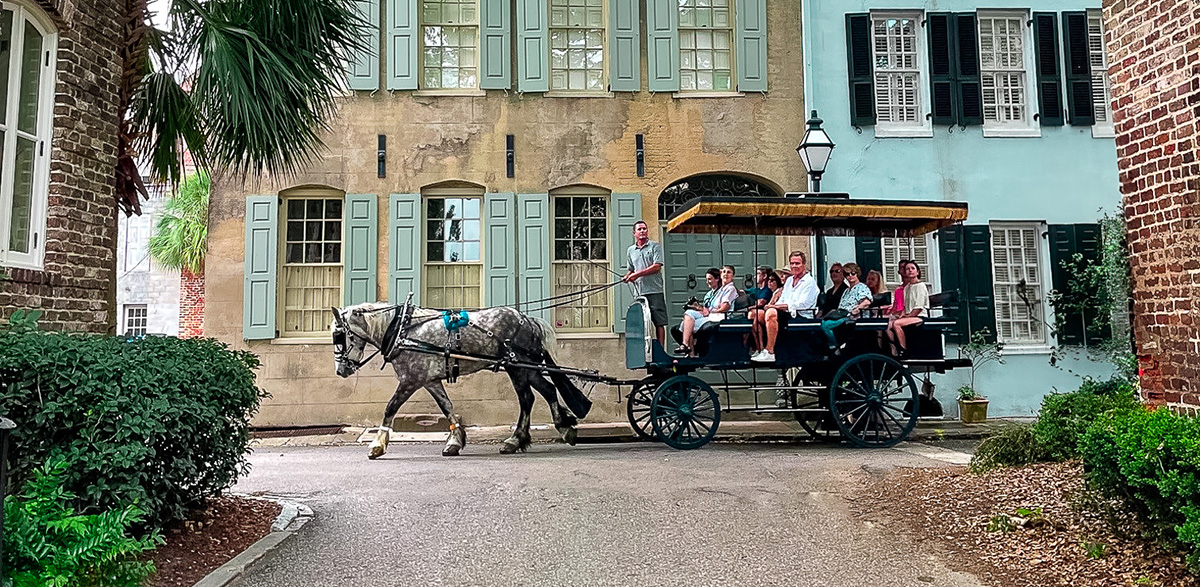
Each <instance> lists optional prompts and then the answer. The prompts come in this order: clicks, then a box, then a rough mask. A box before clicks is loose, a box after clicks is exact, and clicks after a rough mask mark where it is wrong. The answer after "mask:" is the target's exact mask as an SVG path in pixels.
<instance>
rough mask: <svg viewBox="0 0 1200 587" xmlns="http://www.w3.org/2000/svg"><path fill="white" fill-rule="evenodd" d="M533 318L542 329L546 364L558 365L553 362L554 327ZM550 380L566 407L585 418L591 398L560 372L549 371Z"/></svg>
mask: <svg viewBox="0 0 1200 587" xmlns="http://www.w3.org/2000/svg"><path fill="white" fill-rule="evenodd" d="M533 320H535V321H536V322H537V325H538V327H539V328H540V329H541V331H542V349H543V350H544V351H545V352H546V365H547V366H550V367H556V366H558V363H555V362H554V349H555V348H556V347H557V345H558V338H557V337H556V336H555V334H554V328H552V327H551V326H550V323H549V322H546V321H545V320H542V319H541V318H533ZM550 381H551V382H553V383H554V387H555V388H557V389H558V395H559V397H561V398H562V401H563V403H564V404H566V406H567V409H568V410H571V413H572V414H575V417H577V418H586V417H587V415H588V412H589V411H591V409H592V400H590V399H588V397H587V396H586V395H584V393H583V391H582V390H581V389H579V387H578V386H576V385H575V384H574V383H572V382H571V378H570V377H567V376H566V375H563V374H562V373H555V372H551V373H550Z"/></svg>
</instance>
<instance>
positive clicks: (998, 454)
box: [970, 424, 1046, 474]
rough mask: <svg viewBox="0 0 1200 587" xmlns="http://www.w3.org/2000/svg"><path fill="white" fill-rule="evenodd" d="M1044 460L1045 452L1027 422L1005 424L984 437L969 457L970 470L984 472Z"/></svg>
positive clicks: (977, 472)
mask: <svg viewBox="0 0 1200 587" xmlns="http://www.w3.org/2000/svg"><path fill="white" fill-rule="evenodd" d="M1044 460H1046V452H1045V450H1044V449H1043V448H1042V446H1041V444H1039V443H1038V441H1037V438H1036V437H1035V436H1034V434H1033V426H1031V425H1029V424H1012V425H1009V426H1005V427H1003V428H1001V429H1000V430H999V431H997V432H996V433H995V434H993V435H992V436H989V437H987V438H986V439H984V441H983V442H981V443H979V446H978V447H977V448H976V449H975V454H974V455H973V456H972V457H971V464H970V471H971V472H972V473H976V474H979V473H986V472H988V471H991V470H992V469H999V468H1000V467H1019V466H1022V465H1028V464H1030V463H1037V462H1040V461H1044Z"/></svg>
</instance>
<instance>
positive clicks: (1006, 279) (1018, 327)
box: [991, 224, 1046, 344]
mask: <svg viewBox="0 0 1200 587" xmlns="http://www.w3.org/2000/svg"><path fill="white" fill-rule="evenodd" d="M991 232H992V275H993V277H994V290H995V300H996V334H997V336H998V337H999V339H1000V340H1001V341H1004V342H1006V343H1010V344H1011V343H1016V344H1042V343H1045V342H1046V322H1045V306H1044V304H1043V301H1044V292H1043V283H1042V254H1041V250H1040V248H1039V246H1038V245H1039V243H1040V242H1041V238H1040V237H1039V236H1038V235H1039V233H1040V232H1041V227H1039V226H1037V225H1030V224H993V225H992V226H991Z"/></svg>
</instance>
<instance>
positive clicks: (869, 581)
mask: <svg viewBox="0 0 1200 587" xmlns="http://www.w3.org/2000/svg"><path fill="white" fill-rule="evenodd" d="M496 448H497V447H496V446H495V445H470V446H468V447H467V449H466V450H465V451H464V456H461V457H458V458H443V457H441V456H440V455H439V451H440V446H433V445H393V446H392V448H391V451H390V452H389V453H388V454H387V455H385V456H384V457H383V458H381V459H379V460H376V461H368V460H367V459H366V448H365V447H314V448H286V449H278V448H277V449H260V450H259V451H256V452H255V454H254V455H252V457H251V462H252V463H253V465H254V468H253V472H252V473H251V474H250V476H249V477H247V478H245V479H243V480H242V481H241V482H240V483H238V485H237V486H236V487H235V488H234V491H239V492H263V493H267V494H270V495H276V496H283V497H287V498H290V499H293V500H296V501H300V502H302V503H305V504H307V505H309V506H310V507H311V508H312V509H313V510H314V511H315V513H316V517H315V519H314V520H313V521H311V522H309V523H308V525H306V526H305V527H304V528H302V529H301V530H300V532H299V533H298V534H297V535H296V536H294V537H292V538H291V539H289V540H288V541H286V542H284V543H283V544H282V545H281V546H280V547H279V548H278V549H276V550H274V551H272V552H271V553H269V554H268V555H267V556H266V558H264V559H263V560H262V561H260V562H259V563H258V564H257V565H255V566H254V567H252V568H251V569H250V570H249V571H248V572H247V573H246V574H245V575H244V576H243V578H242V579H241V580H240V582H238V583H235V585H238V586H239V587H276V586H297V587H300V586H304V587H308V586H321V587H325V586H340V585H345V586H347V587H350V586H355V587H358V586H363V587H367V586H377V585H378V586H384V585H386V586H389V587H390V586H395V585H406V586H407V585H489V586H490V585H547V586H551V585H552V586H555V587H557V586H565V585H687V586H699V585H704V586H707V585H756V586H757V585H794V586H801V587H824V586H829V587H834V586H836V587H890V586H896V587H901V586H903V587H914V586H918V587H919V586H925V585H929V586H934V587H952V586H953V587H967V586H973V587H975V586H981V585H982V583H980V582H978V581H977V580H976V579H975V578H974V577H972V576H970V575H965V574H962V573H956V572H953V571H950V570H949V569H947V568H946V567H945V565H944V561H943V560H942V559H941V558H940V557H939V556H938V555H936V554H934V553H930V552H922V551H921V550H920V549H919V548H918V547H917V546H916V545H914V544H911V543H908V542H907V541H903V540H897V539H895V538H894V537H892V536H889V535H887V534H886V533H884V532H882V531H881V530H880V529H879V528H878V527H876V526H874V525H872V524H870V523H867V522H863V521H861V520H857V519H856V518H855V517H854V516H853V515H852V514H850V513H849V511H848V510H847V507H848V505H849V501H848V500H847V497H852V496H853V495H854V494H855V491H856V488H857V487H858V486H859V484H860V482H861V481H862V480H864V479H866V477H867V476H869V475H880V474H883V473H885V472H886V471H887V470H889V469H890V468H892V467H912V466H916V467H937V466H944V463H941V462H939V461H935V460H932V459H928V458H925V457H922V456H918V455H916V454H913V453H912V452H911V451H910V452H901V451H898V450H854V449H849V448H828V447H821V446H815V445H812V446H810V445H801V446H797V445H770V444H716V445H709V446H707V447H705V448H703V449H700V450H695V451H687V452H680V451H675V450H671V449H669V448H666V447H664V446H661V445H656V444H650V443H631V444H607V445H588V446H577V447H568V446H563V445H535V446H534V447H532V448H531V450H530V452H529V453H526V454H521V455H514V456H501V455H498V454H496Z"/></svg>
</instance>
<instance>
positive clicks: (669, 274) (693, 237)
mask: <svg viewBox="0 0 1200 587" xmlns="http://www.w3.org/2000/svg"><path fill="white" fill-rule="evenodd" d="M663 234H664V235H666V236H665V240H664V242H663V248H664V249H665V251H666V260H667V264H666V267H664V268H663V275H664V277H665V281H666V290H667V291H666V293H667V309H668V310H669V311H670V312H671V315H672V323H675V322H677V321H678V320H679V318H678V316H677V314H682V313H683V310H682V309H681V308H682V307H683V304H684V302H686V301H687V300H688V298H689V297H691V296H696V297H697V298H699V299H704V294H706V293H708V286H707V285H706V284H705V282H704V272H705V271H707V270H708V269H709V268H710V267H716V268H718V269H720V268H721V266H722V265H733V267H734V269H736V270H737V277H736V278H734V285H736V286H737V288H738V289H740V290H744V289H746V279H747V278H748V279H749V280H750V284H751V285H753V284H754V268H755V267H757V266H759V265H770V264H772V263H773V262H774V260H775V237H774V236H759V237H754V236H743V235H725V236H721V237H718V236H717V235H715V234H669V233H667V232H666V228H665V227H664V229H663Z"/></svg>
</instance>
